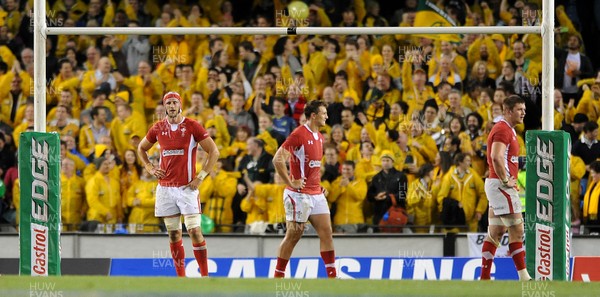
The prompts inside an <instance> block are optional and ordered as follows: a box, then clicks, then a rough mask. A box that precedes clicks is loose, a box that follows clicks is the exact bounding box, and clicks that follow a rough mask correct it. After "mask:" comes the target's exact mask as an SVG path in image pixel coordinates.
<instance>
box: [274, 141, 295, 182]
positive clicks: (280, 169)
mask: <svg viewBox="0 0 600 297" xmlns="http://www.w3.org/2000/svg"><path fill="white" fill-rule="evenodd" d="M291 155H292V154H290V152H288V151H287V150H286V149H284V148H283V147H282V146H281V147H279V149H278V150H277V152H275V156H273V166H275V172H276V173H277V174H279V176H280V177H281V179H282V180H283V182H284V183H285V184H286V185H288V186H290V187H291V186H292V180H291V179H290V177H289V174H288V170H287V166H286V162H287V160H289V159H290V156H291Z"/></svg>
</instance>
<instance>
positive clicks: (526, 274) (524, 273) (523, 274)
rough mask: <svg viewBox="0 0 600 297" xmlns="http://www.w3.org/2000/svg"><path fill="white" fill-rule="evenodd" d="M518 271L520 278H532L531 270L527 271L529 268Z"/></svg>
mask: <svg viewBox="0 0 600 297" xmlns="http://www.w3.org/2000/svg"><path fill="white" fill-rule="evenodd" d="M517 273H518V274H519V280H522V281H528V280H530V279H531V276H529V272H527V269H521V270H519V271H517Z"/></svg>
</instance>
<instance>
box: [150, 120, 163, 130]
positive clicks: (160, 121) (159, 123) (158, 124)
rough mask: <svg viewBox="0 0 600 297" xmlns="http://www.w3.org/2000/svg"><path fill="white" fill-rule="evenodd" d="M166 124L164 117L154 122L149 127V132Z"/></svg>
mask: <svg viewBox="0 0 600 297" xmlns="http://www.w3.org/2000/svg"><path fill="white" fill-rule="evenodd" d="M164 126H165V120H164V119H162V120H159V121H156V122H154V124H152V126H150V129H148V132H150V131H155V130H157V129H160V128H162V127H164Z"/></svg>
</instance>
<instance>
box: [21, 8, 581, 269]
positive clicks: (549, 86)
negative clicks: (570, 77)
mask: <svg viewBox="0 0 600 297" xmlns="http://www.w3.org/2000/svg"><path fill="white" fill-rule="evenodd" d="M553 10H554V0H547V1H544V3H543V6H542V23H541V26H476V27H353V28H347V27H270V28H265V27H243V28H239V27H169V28H165V27H161V28H154V27H153V28H149V27H117V28H115V27H108V28H107V27H86V28H77V27H47V26H46V3H45V1H44V0H35V1H34V61H35V64H34V67H35V68H34V72H35V77H34V87H35V101H34V109H35V126H34V130H35V131H37V132H45V131H46V111H45V109H46V68H45V57H46V42H45V41H46V40H45V39H46V36H47V35H63V34H73V35H108V34H110V35H114V34H121V35H132V34H135V35H163V34H173V35H181V34H186V35H191V34H202V35H208V34H212V35H247V34H263V35H363V34H367V35H387V34H496V33H498V34H538V35H540V34H541V37H542V63H543V67H542V78H541V81H542V90H541V91H542V94H541V95H542V130H545V131H552V130H553V128H554V127H553V118H554V100H553V88H554V77H553V75H554V72H553V70H554V67H553V66H554V11H553ZM527 147H528V148H532V149H534V150H537V149H536V143H530V142H528V143H527ZM54 152H58V150H54ZM556 153H561V152H558V151H556ZM563 153H564V152H563ZM528 160H529V159H528ZM568 166H569V165H568V160H567V164H566V166H565V168H566V170H568ZM20 174H22V172H20ZM529 184H531V183H529ZM21 199H22V200H23V199H28V201H29V203H30V202H31V197H21ZM560 199H563V198H560ZM557 205H563V203H559V204H557ZM565 211H566V210H565ZM21 215H30V214H23V213H21ZM526 226H527V225H526ZM25 227H28V226H25ZM530 244H535V241H533V240H528V241H527V249H528V250H530V248H531V247H530ZM558 248H561V247H558ZM562 248H564V247H562ZM21 257H23V255H21ZM556 279H561V278H556Z"/></svg>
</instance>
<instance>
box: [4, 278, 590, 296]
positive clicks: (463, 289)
mask: <svg viewBox="0 0 600 297" xmlns="http://www.w3.org/2000/svg"><path fill="white" fill-rule="evenodd" d="M0 296H3V297H12V296H49V297H51V296H54V297H67V296H94V297H103V296H136V297H137V296H144V297H149V296H277V297H286V296H290V297H316V296H460V297H467V296H478V297H480V296H483V297H490V296H532V297H533V296H536V297H537V296H540V297H558V296H578V297H579V296H600V283H571V282H517V281H492V282H478V281H404V280H402V281H400V280H342V279H335V280H328V279H311V280H306V279H284V280H279V279H277V280H276V279H227V278H208V279H192V278H187V279H181V278H165V277H156V278H154V277H152V278H147V277H101V276H98V277H97V276H94V277H89V276H61V277H47V278H39V277H37V278H34V277H21V276H0Z"/></svg>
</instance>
